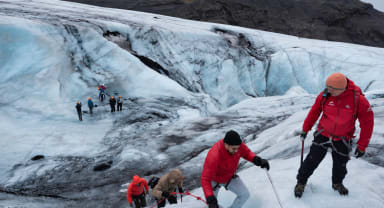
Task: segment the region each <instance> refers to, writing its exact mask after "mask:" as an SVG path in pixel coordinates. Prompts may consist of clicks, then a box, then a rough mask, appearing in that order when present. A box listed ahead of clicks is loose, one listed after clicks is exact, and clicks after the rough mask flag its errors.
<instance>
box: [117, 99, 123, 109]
mask: <svg viewBox="0 0 384 208" xmlns="http://www.w3.org/2000/svg"><path fill="white" fill-rule="evenodd" d="M122 110H123V98H121V96H119V99H117V111H122Z"/></svg>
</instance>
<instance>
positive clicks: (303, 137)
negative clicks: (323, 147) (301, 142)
mask: <svg viewBox="0 0 384 208" xmlns="http://www.w3.org/2000/svg"><path fill="white" fill-rule="evenodd" d="M299 135H300V138H302V139H305V138H306V137H307V132H305V131H301V132H300V133H299Z"/></svg>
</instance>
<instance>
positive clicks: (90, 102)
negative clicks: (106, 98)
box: [88, 100, 93, 108]
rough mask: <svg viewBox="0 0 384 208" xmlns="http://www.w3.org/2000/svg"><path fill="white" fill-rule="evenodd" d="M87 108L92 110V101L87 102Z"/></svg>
mask: <svg viewBox="0 0 384 208" xmlns="http://www.w3.org/2000/svg"><path fill="white" fill-rule="evenodd" d="M88 107H90V108H93V102H92V100H88Z"/></svg>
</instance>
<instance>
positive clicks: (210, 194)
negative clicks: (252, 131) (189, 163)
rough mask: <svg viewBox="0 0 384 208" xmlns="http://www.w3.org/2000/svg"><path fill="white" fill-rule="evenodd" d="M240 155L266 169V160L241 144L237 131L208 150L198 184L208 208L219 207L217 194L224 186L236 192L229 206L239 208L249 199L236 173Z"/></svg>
mask: <svg viewBox="0 0 384 208" xmlns="http://www.w3.org/2000/svg"><path fill="white" fill-rule="evenodd" d="M240 158H244V159H245V160H248V161H250V162H253V163H254V164H255V165H256V166H260V167H261V168H265V169H267V170H269V163H268V161H267V160H265V159H262V158H260V157H259V156H257V155H256V154H254V153H253V152H251V150H250V149H249V148H248V147H247V145H246V144H244V143H243V142H242V140H241V138H240V135H239V134H238V133H237V132H236V131H233V130H231V131H228V132H227V133H226V134H225V137H224V139H221V140H219V141H218V142H217V143H216V144H214V145H213V146H212V148H211V149H210V150H209V152H208V154H207V157H206V158H205V162H204V167H203V172H202V173H201V186H202V188H203V191H204V195H205V198H206V199H207V203H208V207H209V208H218V207H219V203H218V201H217V194H218V192H219V189H220V187H224V188H225V189H226V190H229V191H231V192H233V193H234V194H236V199H235V200H234V201H233V203H232V205H231V206H230V208H241V207H242V206H243V205H244V204H245V202H246V201H247V200H248V198H249V191H248V189H247V187H246V186H245V184H244V182H243V181H242V180H241V178H240V177H239V176H237V175H236V174H235V172H236V169H237V166H238V164H239V160H240Z"/></svg>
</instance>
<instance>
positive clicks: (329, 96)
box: [294, 73, 373, 197]
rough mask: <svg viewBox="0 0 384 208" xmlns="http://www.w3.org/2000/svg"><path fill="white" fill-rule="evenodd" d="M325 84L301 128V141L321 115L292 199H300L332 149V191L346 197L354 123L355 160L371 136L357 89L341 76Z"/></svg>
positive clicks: (367, 114) (367, 111)
mask: <svg viewBox="0 0 384 208" xmlns="http://www.w3.org/2000/svg"><path fill="white" fill-rule="evenodd" d="M325 84H326V89H325V90H324V91H323V92H321V93H320V94H319V95H318V96H317V98H316V101H315V104H314V105H313V106H312V108H311V110H310V111H309V113H308V115H307V117H306V119H305V121H304V124H303V130H302V132H301V137H302V138H303V139H305V137H306V136H307V132H308V131H310V130H311V128H312V126H313V125H314V124H315V123H316V121H317V119H318V118H319V116H320V114H321V113H323V115H322V116H321V119H320V122H319V124H318V126H317V130H316V132H315V133H314V140H313V141H312V146H311V149H310V151H309V153H308V155H307V157H306V158H305V160H304V162H303V164H302V165H301V167H300V169H299V171H298V174H297V177H296V178H297V184H296V186H295V190H294V193H295V196H296V197H301V196H302V194H303V192H304V189H305V185H306V184H307V180H308V178H309V177H310V176H311V175H312V173H313V172H314V170H315V169H316V168H317V166H318V165H319V164H320V162H321V161H322V160H323V159H324V157H325V155H326V153H327V149H328V148H331V149H332V160H333V167H332V188H333V189H334V190H335V191H338V192H339V194H341V195H347V194H348V189H347V188H346V187H345V186H344V185H343V180H344V177H345V176H346V174H347V162H348V160H349V159H350V157H349V153H350V151H351V150H352V139H353V138H354V136H353V134H354V132H355V122H356V119H359V123H360V128H361V132H360V139H359V141H357V145H358V146H357V147H356V150H355V156H356V158H359V157H361V156H363V155H364V153H365V149H366V148H367V146H368V143H369V140H370V138H371V135H372V130H373V112H372V109H371V106H370V104H369V102H368V100H367V99H366V98H365V97H364V95H363V93H362V92H361V89H360V88H359V87H358V86H356V85H355V84H354V83H353V82H352V81H351V80H349V79H348V78H347V77H345V75H343V74H341V73H333V74H331V75H330V76H329V77H328V78H327V80H326V82H325Z"/></svg>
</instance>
